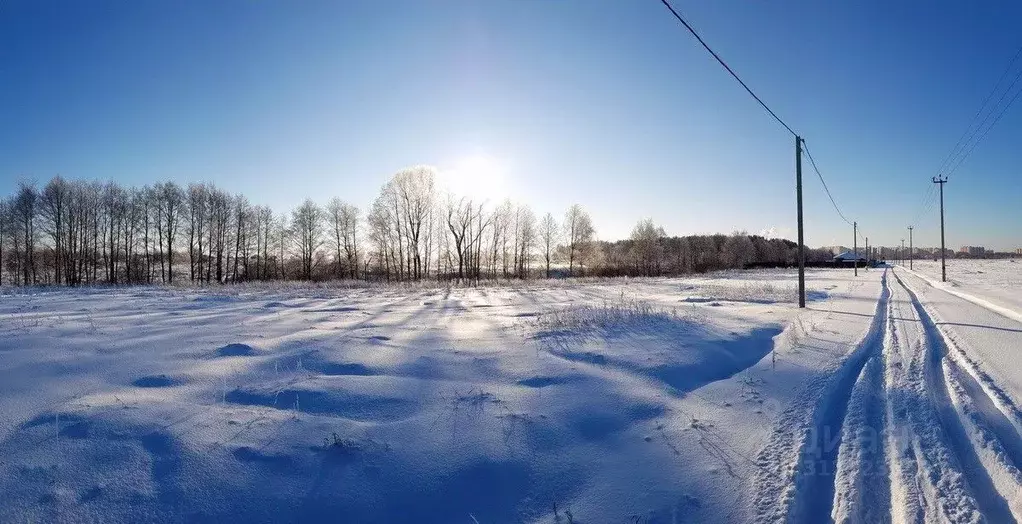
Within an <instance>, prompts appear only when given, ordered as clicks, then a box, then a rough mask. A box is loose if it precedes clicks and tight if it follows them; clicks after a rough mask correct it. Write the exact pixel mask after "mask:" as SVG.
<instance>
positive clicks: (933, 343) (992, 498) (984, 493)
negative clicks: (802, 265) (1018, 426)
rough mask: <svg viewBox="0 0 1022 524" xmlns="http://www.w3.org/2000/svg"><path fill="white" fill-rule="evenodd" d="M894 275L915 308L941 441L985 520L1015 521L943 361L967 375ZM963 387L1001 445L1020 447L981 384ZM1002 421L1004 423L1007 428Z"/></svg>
mask: <svg viewBox="0 0 1022 524" xmlns="http://www.w3.org/2000/svg"><path fill="white" fill-rule="evenodd" d="M895 279H897V281H898V284H899V285H900V286H901V287H902V288H903V289H904V290H905V292H906V293H908V296H909V298H910V300H911V302H912V307H913V308H914V309H915V311H916V314H917V315H918V317H919V320H920V322H921V325H922V330H923V336H924V343H925V346H924V351H925V355H924V358H925V365H924V380H925V385H926V390H927V392H928V393H929V396H930V400H931V402H932V403H933V405H934V407H935V408H936V410H937V414H938V417H939V420H940V425H941V428H942V430H943V432H944V437H945V442H946V443H947V445H948V446H949V447H950V449H951V450H952V452H953V453H954V455H955V457H956V458H957V460H958V464H959V466H960V467H961V469H962V474H963V476H964V477H965V481H966V484H967V485H968V486H969V491H970V492H971V494H972V496H973V497H974V498H975V500H976V504H977V506H978V507H979V510H980V512H981V513H982V514H983V516H984V517H985V518H986V519H987V520H989V521H991V522H1017V520H1016V519H1015V516H1014V515H1013V514H1012V512H1011V509H1010V508H1009V506H1008V503H1007V501H1006V500H1005V499H1004V497H1002V496H1001V494H1000V493H999V492H998V490H997V489H996V486H995V485H994V481H993V479H992V478H991V476H990V472H989V471H987V468H986V467H985V465H984V464H983V461H982V460H981V459H980V456H979V454H978V453H977V450H976V449H975V448H974V447H973V444H972V440H971V439H970V437H969V431H968V430H967V428H966V426H965V423H964V422H963V421H962V419H961V418H960V417H959V413H958V411H957V410H956V409H955V406H954V404H953V402H952V399H951V393H950V391H949V384H948V382H947V377H946V375H945V373H944V368H945V365H946V366H947V367H948V370H949V372H950V373H951V374H952V375H953V376H954V378H956V379H964V382H968V380H969V379H971V377H969V379H966V376H967V375H968V374H967V373H963V372H962V370H961V369H959V368H957V366H956V364H955V363H954V361H953V360H952V359H951V358H950V357H949V356H948V355H947V352H948V347H947V345H946V344H945V341H944V337H943V335H942V333H941V331H940V329H939V328H938V327H937V325H936V323H935V322H934V321H933V319H932V318H931V317H930V315H929V313H928V312H927V311H926V308H924V307H923V305H922V303H921V302H920V301H919V298H918V297H917V296H916V294H915V292H914V291H912V289H911V288H909V287H908V286H907V285H906V284H905V283H904V282H903V281H902V280H901V278H899V277H898V276H897V275H895ZM964 382H963V383H964ZM964 389H965V391H966V393H967V394H969V395H970V396H972V395H974V394H975V395H978V396H977V397H972V398H973V400H975V401H977V403H978V404H979V406H978V407H979V409H980V413H981V414H982V416H983V417H984V418H985V420H986V421H987V423H988V424H989V425H990V427H991V428H1000V429H1001V430H1002V432H1001V433H998V431H997V430H996V429H995V430H994V433H995V434H997V437H998V439H999V440H1000V439H1004V440H1001V442H1002V445H1003V444H1004V443H1005V442H1007V443H1008V445H1012V446H1013V447H1015V448H1018V449H1022V442H1019V436H1018V434H1017V433H1015V432H1014V428H1013V427H1011V423H1010V421H1008V420H1007V419H1006V418H1004V415H1003V414H1002V413H1001V412H1000V411H999V410H997V409H996V407H995V406H994V405H993V402H992V401H991V399H990V398H989V397H987V396H986V393H985V392H983V390H982V388H981V387H980V386H979V385H978V384H975V385H974V386H973V387H969V386H965V388H964ZM984 399H985V402H984ZM984 405H986V406H988V407H989V408H990V409H986V410H985V409H984V408H983V406H984ZM1005 425H1007V428H1006V427H1005ZM1005 429H1011V434H1008V433H1007V432H1006V431H1003V430H1005Z"/></svg>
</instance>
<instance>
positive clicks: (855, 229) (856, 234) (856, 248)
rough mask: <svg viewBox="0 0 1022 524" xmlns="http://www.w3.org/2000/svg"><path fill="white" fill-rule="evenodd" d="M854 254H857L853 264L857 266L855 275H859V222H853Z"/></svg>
mask: <svg viewBox="0 0 1022 524" xmlns="http://www.w3.org/2000/svg"><path fill="white" fill-rule="evenodd" d="M852 254H853V255H855V260H853V261H852V266H853V267H854V268H855V269H854V272H855V276H859V223H858V222H852Z"/></svg>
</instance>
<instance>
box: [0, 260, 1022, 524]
mask: <svg viewBox="0 0 1022 524" xmlns="http://www.w3.org/2000/svg"><path fill="white" fill-rule="evenodd" d="M808 288H809V290H810V293H809V297H810V302H809V304H808V306H809V307H808V308H807V309H805V310H799V309H798V308H797V307H796V304H795V302H796V301H795V298H796V297H795V280H794V274H793V273H791V272H781V271H750V272H733V273H718V274H714V275H709V276H706V277H702V278H692V279H634V280H605V281H601V280H594V281H587V282H532V283H529V284H523V285H517V286H507V285H504V286H490V287H482V288H476V289H463V288H454V289H444V288H440V289H434V288H431V287H429V286H422V287H406V288H399V287H383V286H376V287H364V288H357V287H356V288H329V287H293V288H261V287H258V286H256V287H234V288H222V289H214V290H198V291H197V290H182V289H162V288H129V289H105V290H78V291H73V292H72V291H66V290H44V291H34V292H31V293H22V292H19V291H17V290H9V292H8V293H7V294H5V295H2V296H0V522H39V521H43V522H50V521H68V522H72V521H73V522H91V521H102V522H141V521H161V522H197V521H236V522H268V521H316V520H326V521H341V522H425V523H434V522H435V523H448V522H465V523H469V524H471V523H480V524H489V523H498V522H500V523H502V522H544V523H554V522H583V523H594V522H735V521H761V522H775V521H780V520H792V521H801V522H820V521H825V520H827V519H829V518H831V517H834V518H837V519H838V520H843V521H861V522H876V521H890V520H894V521H908V520H912V521H927V522H929V521H942V520H946V521H955V522H957V521H969V520H975V519H979V518H981V517H982V516H985V517H986V518H988V519H989V520H991V521H993V522H1002V521H1009V520H1011V519H1013V518H1015V517H1014V516H1015V515H1022V506H1020V497H1019V495H1018V492H1019V486H1020V484H1019V478H1020V475H1019V470H1018V469H1017V466H1019V465H1022V462H1017V461H1018V460H1022V451H1020V450H1019V449H1017V448H1022V446H1020V443H1022V439H1020V438H1019V436H1018V435H1019V428H1022V417H1020V415H1019V411H1018V410H1017V409H1016V408H1015V406H1017V405H1018V403H1017V402H1018V399H1019V398H1020V397H1019V393H1020V392H1022V381H1018V380H1017V379H1018V377H1019V376H1022V372H1016V371H1014V370H1013V369H1012V366H1013V365H1014V364H1013V363H1012V362H1010V361H1011V360H1012V356H1013V355H1012V353H1013V352H1011V351H1004V350H1003V349H1004V347H1022V346H1016V345H1015V343H1016V342H1022V338H1020V337H1022V326H1020V325H1018V323H1017V322H1015V321H1013V320H1011V319H1009V318H1007V317H1005V316H1003V315H999V314H997V313H994V312H991V311H990V310H989V309H984V308H983V307H982V306H980V305H977V304H976V303H974V302H969V301H966V300H964V299H962V298H959V297H957V296H955V295H951V294H948V293H946V292H944V291H942V290H940V289H938V288H934V287H932V286H929V285H928V284H926V283H925V282H924V281H923V280H921V279H920V278H918V277H915V276H913V275H910V274H909V273H908V272H906V271H903V270H901V269H896V270H884V269H879V270H869V271H863V270H860V272H859V276H857V277H854V276H853V275H852V272H851V271H850V270H818V271H811V272H809V274H808ZM955 301H958V302H960V303H958V302H955ZM962 307H970V308H976V309H969V310H968V311H966V312H965V313H963V314H964V315H966V316H967V317H969V319H971V320H969V321H964V320H962V319H959V318H958V317H954V316H953V315H955V314H957V313H956V312H957V311H959V310H960V309H961V308H962ZM967 320H968V319H967ZM1013 322H1015V323H1014V324H1013ZM997 344H1009V345H1010V346H1003V347H998V346H997ZM1015 360H1017V359H1015ZM1015 367H1017V366H1015ZM992 368H997V369H992Z"/></svg>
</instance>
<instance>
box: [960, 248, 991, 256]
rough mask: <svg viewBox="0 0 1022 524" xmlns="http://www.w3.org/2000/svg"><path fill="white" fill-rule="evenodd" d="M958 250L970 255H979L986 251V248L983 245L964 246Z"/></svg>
mask: <svg viewBox="0 0 1022 524" xmlns="http://www.w3.org/2000/svg"><path fill="white" fill-rule="evenodd" d="M958 252H959V253H962V254H965V255H970V256H979V255H982V254H983V253H986V248H984V247H982V246H962V249H959V250H958Z"/></svg>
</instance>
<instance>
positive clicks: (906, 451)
mask: <svg viewBox="0 0 1022 524" xmlns="http://www.w3.org/2000/svg"><path fill="white" fill-rule="evenodd" d="M982 302H983V301H982V300H976V299H975V298H972V297H970V298H969V299H967V298H963V297H962V296H959V295H958V294H955V293H954V292H948V291H945V290H942V289H940V288H938V287H934V286H933V285H931V284H930V283H929V282H928V281H927V280H925V279H923V278H920V277H919V276H916V275H914V274H912V273H910V272H909V271H907V270H904V269H901V268H897V269H891V270H889V271H888V272H887V275H886V278H885V282H884V291H882V292H881V294H880V297H879V298H878V302H877V307H876V311H875V314H874V316H873V319H872V327H871V329H870V330H869V331H868V332H867V334H866V335H865V336H864V337H863V339H862V340H861V342H859V344H858V347H857V348H856V349H855V350H854V351H853V352H852V353H850V355H849V357H848V358H847V359H845V361H844V363H843V364H842V366H841V367H840V368H839V369H838V370H837V371H836V372H835V373H834V374H833V375H832V376H831V377H829V378H828V380H827V382H826V385H825V386H824V387H822V388H820V391H821V393H820V395H819V396H818V398H817V399H816V404H815V406H814V409H813V412H812V415H811V422H810V423H809V426H808V430H807V431H805V433H804V438H803V439H802V441H801V442H802V452H801V455H800V456H799V460H798V462H796V463H793V464H792V470H793V471H794V473H793V475H792V476H793V481H792V490H791V497H790V499H787V502H788V504H787V505H786V508H785V511H784V512H781V513H778V512H776V511H762V510H761V511H760V512H759V514H758V517H759V520H760V521H764V522H766V521H776V520H782V519H781V518H779V517H783V520H788V521H793V522H822V521H827V520H830V519H833V520H834V521H837V522H984V521H985V522H995V523H1001V522H1017V521H1018V519H1019V518H1020V517H1022V473H1020V469H1019V468H1020V467H1022V412H1020V411H1019V409H1018V408H1017V406H1018V405H1019V404H1018V402H1019V399H1020V398H1022V396H1020V394H1022V363H1020V362H1022V361H1020V359H1019V355H1018V349H1019V348H1022V324H1020V323H1019V322H1017V321H1016V320H1014V318H1013V316H1006V315H1004V314H1003V312H999V309H998V308H996V307H995V308H989V307H984V306H983V305H981V304H982ZM793 422H795V423H797V422H798V421H797V420H786V421H785V420H782V422H781V424H782V425H783V424H790V423H793ZM761 483H762V484H764V485H767V486H769V485H770V483H769V481H764V480H763V479H761Z"/></svg>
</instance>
